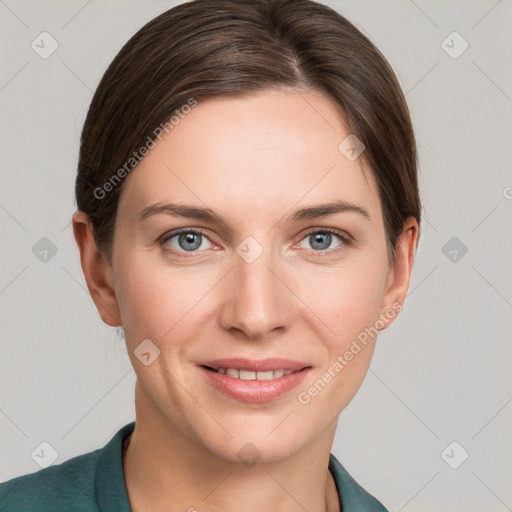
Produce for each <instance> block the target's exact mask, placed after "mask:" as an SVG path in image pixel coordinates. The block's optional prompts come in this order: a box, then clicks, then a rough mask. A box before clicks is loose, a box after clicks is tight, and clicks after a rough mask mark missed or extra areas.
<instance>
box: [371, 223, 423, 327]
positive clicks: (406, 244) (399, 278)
mask: <svg viewBox="0 0 512 512" xmlns="http://www.w3.org/2000/svg"><path fill="white" fill-rule="evenodd" d="M417 241H418V222H417V221H416V219H415V218H414V217H409V218H408V219H407V220H406V221H405V223H404V229H403V231H402V234H401V235H400V238H399V240H398V244H397V248H396V252H395V262H394V263H393V265H392V266H391V267H390V269H389V272H388V277H387V280H386V287H385V293H384V296H383V298H382V303H381V308H380V319H381V320H382V322H383V323H384V327H383V328H384V329H385V328H386V327H388V326H390V325H391V324H392V323H393V321H394V319H395V318H396V316H397V313H398V312H399V311H401V309H402V305H403V303H404V301H405V297H406V295H407V290H408V289H409V282H410V278H411V272H412V267H413V263H414V256H415V254H416V244H417ZM391 312H393V313H392V314H391ZM386 313H387V314H386Z"/></svg>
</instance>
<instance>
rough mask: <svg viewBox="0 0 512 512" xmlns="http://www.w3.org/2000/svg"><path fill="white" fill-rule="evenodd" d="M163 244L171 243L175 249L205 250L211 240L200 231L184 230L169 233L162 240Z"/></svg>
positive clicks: (178, 250)
mask: <svg viewBox="0 0 512 512" xmlns="http://www.w3.org/2000/svg"><path fill="white" fill-rule="evenodd" d="M162 243H163V244H166V245H170V246H171V247H172V248H173V249H174V250H175V251H177V252H180V251H185V252H194V251H197V250H205V249H208V248H209V247H208V246H206V247H205V245H207V244H208V243H209V244H211V242H210V241H209V240H208V238H207V237H206V236H205V235H204V234H203V233H202V232H200V231H193V230H184V231H180V232H178V233H174V234H171V235H169V236H168V237H167V238H165V239H164V240H163V241H162Z"/></svg>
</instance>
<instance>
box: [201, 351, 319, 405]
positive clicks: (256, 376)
mask: <svg viewBox="0 0 512 512" xmlns="http://www.w3.org/2000/svg"><path fill="white" fill-rule="evenodd" d="M198 366H199V368H200V369H201V370H202V373H203V374H204V375H205V377H206V380H207V382H209V383H210V384H211V385H213V387H214V388H215V389H217V390H219V391H221V392H222V393H224V394H225V395H227V396H229V397H231V398H235V399H237V400H241V401H244V402H266V401H270V400H274V399H276V398H278V397H280V396H282V395H284V394H285V393H286V392H287V391H289V390H291V389H292V388H294V387H296V386H298V385H299V384H300V382H302V380H303V379H304V378H305V377H306V375H307V374H308V373H309V370H311V365H308V364H307V363H305V362H301V361H292V360H290V359H278V358H270V359H264V360H254V359H253V360H251V359H245V358H231V359H217V360H214V361H202V362H201V363H199V364H198Z"/></svg>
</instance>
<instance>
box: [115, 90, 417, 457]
mask: <svg viewBox="0 0 512 512" xmlns="http://www.w3.org/2000/svg"><path fill="white" fill-rule="evenodd" d="M349 135H350V132H349V131H348V130H347V128H346V126H345V124H344V121H343V119H342V117H341V115H340V114H339V111H338V110H337V108H336V106H335V104H334V103H332V102H331V101H330V100H329V99H327V98H326V97H325V96H322V95H319V94H318V93H315V94H313V93H302V94H299V93H296V92H292V91H266V92H265V93H260V94H257V95H250V96H246V97H243V98H240V97H239V98H226V97H223V98H222V97H221V98H215V99H210V100H207V101H204V102H199V103H198V105H197V106H195V107H194V108H192V109H191V112H190V113H188V114H187V115H186V116H183V118H182V119H181V120H180V122H179V124H177V125H175V126H174V128H173V129H172V130H171V131H170V132H169V133H168V134H165V135H164V137H163V138H162V140H161V141H158V139H157V144H156V146H155V147H154V148H153V149H151V150H150V151H149V152H148V154H147V156H146V157H145V158H144V159H143V160H142V161H141V163H140V164H139V165H138V166H137V167H136V169H134V170H133V171H132V173H131V174H130V175H129V176H128V177H127V178H126V183H125V184H124V189H123V192H122V194H121V198H120V203H119V209H118V216H117V221H116V222H117V223H116V227H115V239H114V247H113V266H112V274H111V279H112V283H113V287H114V289H115V295H116V300H117V306H118V311H119V314H120V317H121V320H122V324H123V326H124V327H125V332H126V343H127V347H128V351H129V355H130V358H131V361H132V364H133V367H134V369H135V372H136V374H137V377H138V380H139V383H140V389H141V390H142V395H141V400H143V401H144V402H145V411H146V412H147V411H148V410H149V411H152V413H151V414H154V415H155V417H157V416H158V417H159V418H160V420H159V421H161V419H162V418H163V419H164V421H166V422H168V423H169V425H172V426H173V428H174V429H177V430H178V431H179V432H181V433H182V434H183V436H185V437H186V438H188V439H190V440H192V441H193V442H194V443H196V444H198V445H200V446H203V447H205V448H207V449H208V450H210V451H211V452H213V453H216V454H217V455H219V456H221V457H223V458H225V459H228V460H237V459H240V456H241V454H243V453H244V452H243V449H244V448H243V447H244V446H246V447H247V446H250V445H247V443H252V445H254V446H255V447H256V449H257V450H258V452H259V455H258V456H261V457H262V459H263V460H269V461H270V460H277V459H280V458H283V457H285V456H288V455H290V454H292V453H294V452H297V451H298V450H299V449H300V448H302V447H305V446H306V445H308V444H309V443H311V442H312V441H313V440H314V439H315V438H318V437H319V436H320V434H321V433H322V432H324V431H325V430H326V428H327V427H329V426H332V427H333V428H335V425H336V419H337V416H338V414H339V413H340V411H342V410H343V408H344V407H345V406H346V405H347V404H348V403H349V401H350V400H351V399H352V397H353V396H354V394H355V393H356V391H357V389H358V388H359V386H360V384H361V382H362V380H363V378H364V376H365V374H366V372H367V369H368V365H369V363H370V359H371V357H372V353H373V350H374V343H375V338H374V337H372V335H373V334H374V333H375V327H377V328H382V327H383V325H385V324H386V322H384V323H383V321H382V320H383V319H384V320H386V319H388V320H389V321H388V322H387V323H388V324H389V323H390V321H391V320H390V319H392V318H393V317H394V316H395V315H396V314H397V313H398V309H399V306H397V304H396V299H397V297H398V296H399V295H400V290H399V291H398V292H396V290H395V288H394V285H393V283H394V282H395V281H394V277H393V276H394V273H393V269H392V268H391V267H389V263H388V259H387V252H386V238H385V231H384V225H383V218H382V213H381V205H380V201H379V197H378V190H377V187H376V184H375V181H374V178H373V176H372V173H371V172H370V171H369V170H368V169H365V170H364V171H363V169H362V167H361V165H362V161H361V159H360V158H356V159H354V156H357V153H354V152H353V151H351V150H350V143H349V142H345V143H344V144H342V146H341V148H342V149H340V143H342V142H343V141H344V140H345V139H346V138H347V137H348V136H349ZM349 141H350V139H349ZM358 149H359V148H356V150H358ZM165 205H171V206H169V207H168V208H159V207H165ZM324 205H329V206H328V207H326V208H324ZM334 205H338V206H339V205H341V207H339V208H333V206H334ZM178 207H179V208H181V209H182V210H181V211H179V210H178V209H177V208H178ZM158 208H159V209H158ZM189 208H190V209H189ZM304 209H305V210H304ZM329 210H330V213H329ZM201 212H203V213H204V212H206V213H207V214H208V215H203V214H201ZM301 212H302V213H301ZM180 231H184V232H185V234H183V233H181V235H180V234H179V232H180ZM187 233H188V234H187ZM406 272H407V271H406ZM407 278H408V276H407ZM400 289H401V288H400ZM399 298H400V297H399ZM401 298H402V299H403V296H401ZM376 322H377V325H376ZM365 329H366V331H365ZM365 333H366V336H365ZM369 333H370V335H369ZM363 339H364V340H365V342H363V341H362V340H363ZM147 340H150V341H147ZM141 343H142V345H141ZM354 343H355V345H354ZM356 347H359V350H357V348H356ZM350 354H351V356H350ZM228 358H237V359H246V360H250V361H249V362H247V361H234V362H233V361H232V362H227V363H226V362H224V363H223V362H219V360H221V359H228ZM269 358H279V359H286V360H289V361H288V362H272V361H270V362H269V366H268V367H260V368H262V369H264V370H265V369H266V372H265V373H262V374H255V373H251V372H250V369H251V368H252V369H253V370H255V367H252V366H251V361H252V362H253V363H254V361H256V362H259V361H262V360H266V359H269ZM290 361H291V362H290ZM207 362H208V363H210V365H212V366H215V365H217V367H220V368H222V367H224V368H225V367H226V366H228V367H233V368H234V369H239V368H241V369H244V367H245V366H247V368H245V369H246V370H247V371H248V373H246V372H245V371H244V372H242V373H241V375H240V374H239V377H240V376H242V377H243V378H242V379H240V378H238V379H236V378H235V376H234V373H233V372H231V371H230V372H229V373H230V374H232V375H233V376H229V375H227V374H224V375H222V373H221V372H222V370H221V372H220V373H214V372H213V371H211V370H208V369H206V368H204V367H203V365H205V364H206V363H207ZM212 362H213V363H212ZM336 362H338V364H336ZM293 363H295V366H293ZM254 364H256V363H254ZM288 366H290V368H287V367H288ZM292 367H293V368H294V369H295V370H300V371H298V372H294V373H293V374H291V375H283V376H282V377H279V375H280V373H279V372H277V374H271V373H268V371H269V370H270V369H274V370H279V369H288V370H290V369H292ZM304 367H306V368H305V369H304V370H301V369H302V368H304ZM340 367H341V368H340ZM329 375H330V378H329ZM255 377H256V381H254V380H252V381H251V382H248V381H247V380H245V379H254V378H255ZM258 379H259V380H258ZM265 379H269V380H265ZM292 413H293V414H292ZM241 449H242V451H240V450H241ZM245 449H246V448H245ZM251 449H253V448H251Z"/></svg>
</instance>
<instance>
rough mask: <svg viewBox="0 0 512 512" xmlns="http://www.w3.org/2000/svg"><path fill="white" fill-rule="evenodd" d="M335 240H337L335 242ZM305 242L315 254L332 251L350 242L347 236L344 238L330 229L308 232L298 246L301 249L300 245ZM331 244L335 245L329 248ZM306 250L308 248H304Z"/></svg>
mask: <svg viewBox="0 0 512 512" xmlns="http://www.w3.org/2000/svg"><path fill="white" fill-rule="evenodd" d="M336 239H337V240H336ZM304 241H307V242H308V243H309V244H310V247H311V248H312V249H313V250H314V251H315V252H320V251H326V250H332V249H336V248H338V247H339V246H340V245H348V244H349V243H350V240H349V238H348V236H344V235H342V234H341V233H339V232H338V231H337V230H331V229H325V228H324V229H317V230H316V231H310V232H309V233H308V234H307V235H306V236H305V237H304V238H303V239H302V240H301V242H300V244H299V246H300V247H303V248H304V246H303V245H302V243H303V242H304ZM333 242H337V243H336V245H334V246H331V244H332V243H333ZM305 248H306V249H308V247H305Z"/></svg>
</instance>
